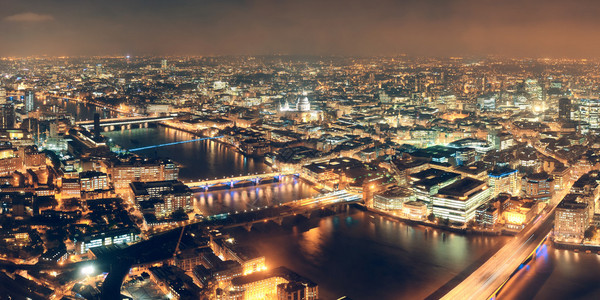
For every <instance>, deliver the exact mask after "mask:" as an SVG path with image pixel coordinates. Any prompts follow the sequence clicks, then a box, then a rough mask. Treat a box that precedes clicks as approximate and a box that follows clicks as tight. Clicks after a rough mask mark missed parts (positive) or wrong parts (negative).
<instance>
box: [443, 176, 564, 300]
mask: <svg viewBox="0 0 600 300" xmlns="http://www.w3.org/2000/svg"><path fill="white" fill-rule="evenodd" d="M571 184H572V183H571V182H569V184H568V185H567V188H565V189H564V190H563V191H562V192H561V193H559V194H556V195H555V196H554V197H553V199H552V201H551V203H550V205H549V213H546V214H543V215H542V216H540V217H538V218H536V219H535V220H534V221H533V222H532V223H530V224H529V225H527V226H526V227H525V228H524V229H523V230H522V231H521V232H520V233H519V234H517V235H516V236H515V237H514V238H513V239H512V240H511V241H509V242H508V243H507V244H506V245H504V247H502V248H501V249H500V250H499V251H498V252H496V254H494V255H493V256H492V257H490V259H488V260H487V261H486V262H485V263H484V264H483V265H481V267H479V268H478V269H477V270H475V271H474V272H473V273H472V274H471V275H470V276H469V277H467V278H466V279H465V280H463V281H462V282H461V283H460V284H458V285H457V286H456V287H455V288H454V289H452V290H451V291H450V292H449V293H448V294H446V295H445V296H444V297H443V298H442V299H489V298H490V297H491V296H492V295H493V294H495V293H496V291H497V290H498V289H499V288H500V287H502V286H503V285H504V284H505V283H506V281H507V280H508V279H509V278H510V276H511V275H512V274H513V273H514V272H515V270H517V269H518V268H519V266H520V265H521V264H522V263H523V262H524V261H525V260H526V259H527V258H528V257H529V256H530V255H531V254H532V253H533V252H534V251H535V249H536V248H537V246H538V245H539V244H540V243H541V242H542V241H543V240H544V238H545V237H546V236H547V235H548V233H550V231H551V230H552V228H553V225H554V208H555V207H556V205H557V204H558V202H559V201H560V200H561V199H562V198H563V197H564V196H565V195H566V193H568V191H569V190H570V187H571Z"/></svg>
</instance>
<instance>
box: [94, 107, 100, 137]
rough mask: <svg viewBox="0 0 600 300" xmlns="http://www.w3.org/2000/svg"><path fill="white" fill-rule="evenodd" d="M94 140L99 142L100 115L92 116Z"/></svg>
mask: <svg viewBox="0 0 600 300" xmlns="http://www.w3.org/2000/svg"><path fill="white" fill-rule="evenodd" d="M94 139H96V140H100V114H99V113H95V114H94Z"/></svg>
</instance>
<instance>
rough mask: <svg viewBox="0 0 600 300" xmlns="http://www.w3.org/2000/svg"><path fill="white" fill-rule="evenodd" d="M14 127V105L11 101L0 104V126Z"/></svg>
mask: <svg viewBox="0 0 600 300" xmlns="http://www.w3.org/2000/svg"><path fill="white" fill-rule="evenodd" d="M14 127H15V107H14V106H13V104H12V103H5V104H0V128H3V129H7V128H14Z"/></svg>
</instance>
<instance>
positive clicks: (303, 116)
mask: <svg viewBox="0 0 600 300" xmlns="http://www.w3.org/2000/svg"><path fill="white" fill-rule="evenodd" d="M279 111H280V112H281V113H282V114H283V115H285V116H286V117H288V118H290V119H293V120H296V121H298V122H303V123H307V122H313V121H322V120H323V112H322V111H320V110H313V109H311V106H310V100H308V93H306V92H302V95H300V96H298V98H297V99H296V105H294V106H291V105H290V103H289V102H288V101H287V100H285V102H284V103H283V104H280V107H279Z"/></svg>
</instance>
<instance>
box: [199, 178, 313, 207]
mask: <svg viewBox="0 0 600 300" xmlns="http://www.w3.org/2000/svg"><path fill="white" fill-rule="evenodd" d="M316 194H317V192H316V191H315V190H314V189H313V188H312V187H311V186H310V185H309V184H307V183H305V182H303V181H302V180H298V179H297V178H295V177H293V176H286V177H283V178H282V180H281V181H280V182H277V183H271V184H262V185H257V186H250V187H244V188H238V189H232V190H221V191H210V192H201V193H200V192H199V193H195V194H194V198H195V206H196V208H198V210H199V211H201V212H202V213H203V214H205V215H212V214H218V213H224V212H235V211H243V210H246V209H251V208H258V207H264V206H271V205H277V204H281V203H286V202H290V201H294V200H298V199H303V198H308V197H312V196H314V195H316Z"/></svg>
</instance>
